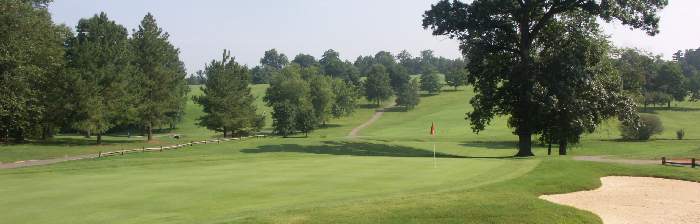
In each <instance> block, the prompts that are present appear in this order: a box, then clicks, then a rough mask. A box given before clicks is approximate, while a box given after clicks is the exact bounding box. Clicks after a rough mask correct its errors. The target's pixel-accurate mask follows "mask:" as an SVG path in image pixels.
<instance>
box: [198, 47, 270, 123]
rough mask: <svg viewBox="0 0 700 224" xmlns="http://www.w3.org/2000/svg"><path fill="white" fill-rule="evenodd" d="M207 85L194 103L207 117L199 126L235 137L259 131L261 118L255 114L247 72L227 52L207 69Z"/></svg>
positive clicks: (253, 99)
mask: <svg viewBox="0 0 700 224" xmlns="http://www.w3.org/2000/svg"><path fill="white" fill-rule="evenodd" d="M204 74H205V75H206V77H207V78H206V82H205V84H204V86H203V87H201V89H202V95H201V96H195V97H194V98H193V99H194V101H195V103H197V104H199V105H202V108H203V110H204V113H205V115H203V116H202V117H200V118H199V123H198V124H199V125H200V126H204V127H206V128H208V129H210V130H214V131H218V132H223V133H224V137H227V136H228V133H231V134H232V135H245V134H249V133H251V132H254V131H257V128H259V125H258V123H257V122H259V120H260V116H259V115H257V114H256V106H255V104H254V103H255V97H254V96H253V94H252V93H251V92H250V74H249V72H248V68H246V67H245V66H243V65H240V64H238V63H237V62H236V61H235V60H234V59H233V58H231V56H230V52H228V51H226V50H224V53H223V56H222V58H221V60H220V61H217V60H213V61H212V62H210V63H209V64H208V65H206V67H205V69H204Z"/></svg>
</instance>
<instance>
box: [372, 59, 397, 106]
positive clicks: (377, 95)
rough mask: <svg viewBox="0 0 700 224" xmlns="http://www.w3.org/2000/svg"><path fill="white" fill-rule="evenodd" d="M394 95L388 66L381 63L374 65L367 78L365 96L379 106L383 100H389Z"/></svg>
mask: <svg viewBox="0 0 700 224" xmlns="http://www.w3.org/2000/svg"><path fill="white" fill-rule="evenodd" d="M392 95H394V91H393V90H391V85H390V80H389V74H388V73H387V71H386V68H384V66H383V65H381V64H375V65H373V66H372V68H371V69H370V71H369V73H368V74H367V80H365V97H366V98H367V100H369V101H370V102H374V103H376V105H377V107H379V106H380V105H381V103H382V101H385V100H388V99H389V97H391V96H392Z"/></svg>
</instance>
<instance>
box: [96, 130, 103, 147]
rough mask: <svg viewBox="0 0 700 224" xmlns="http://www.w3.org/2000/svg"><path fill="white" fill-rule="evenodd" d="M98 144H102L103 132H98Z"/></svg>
mask: <svg viewBox="0 0 700 224" xmlns="http://www.w3.org/2000/svg"><path fill="white" fill-rule="evenodd" d="M97 144H98V145H102V133H101V132H97Z"/></svg>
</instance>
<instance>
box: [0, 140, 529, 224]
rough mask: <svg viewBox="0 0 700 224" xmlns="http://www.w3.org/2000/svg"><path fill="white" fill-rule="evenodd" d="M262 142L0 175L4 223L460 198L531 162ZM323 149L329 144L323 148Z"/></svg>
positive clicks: (178, 219)
mask: <svg viewBox="0 0 700 224" xmlns="http://www.w3.org/2000/svg"><path fill="white" fill-rule="evenodd" d="M286 142H288V141H286ZM262 143H263V142H257V140H250V141H249V142H244V143H238V142H230V143H222V144H217V145H214V144H212V145H207V146H202V147H200V148H197V149H193V150H192V151H190V150H185V151H179V152H168V153H167V154H168V155H167V157H166V158H163V157H161V156H162V154H156V153H154V154H136V155H130V156H127V157H122V158H115V159H108V160H99V161H97V160H93V161H79V162H67V163H64V164H60V165H55V166H52V167H51V169H47V168H48V167H46V168H44V167H36V168H30V169H24V170H17V171H14V170H3V171H0V179H2V182H3V185H2V187H0V197H1V198H3V200H2V202H0V208H2V209H3V214H4V215H3V222H8V223H28V222H39V223H48V222H50V223H94V222H109V223H192V222H198V223H211V222H216V221H217V220H218V221H220V220H236V219H241V218H245V217H247V216H251V215H255V214H262V213H267V212H280V211H283V210H286V209H290V208H295V209H300V208H304V207H313V206H327V205H337V204H344V203H349V202H352V201H357V200H368V199H371V198H373V197H388V196H391V197H395V196H401V195H410V194H411V193H416V192H444V191H451V190H464V189H469V188H474V187H477V186H481V185H485V184H491V183H496V182H500V181H504V180H508V179H512V178H515V177H518V176H521V175H523V174H525V173H527V172H529V171H530V170H531V169H533V168H534V167H535V166H536V165H537V163H538V161H537V160H522V161H512V160H483V159H457V158H439V159H438V164H437V166H436V167H433V160H432V158H431V157H427V156H426V157H409V156H416V155H406V157H404V156H402V155H401V154H396V155H393V156H361V155H359V156H352V155H346V156H335V155H316V154H304V153H302V154H299V153H284V152H281V153H280V152H274V150H268V151H270V152H266V150H265V149H267V147H265V146H264V145H263V146H259V147H254V146H256V145H259V144H262ZM264 143H267V144H272V143H275V141H273V142H268V141H265V142H264ZM348 144H352V143H348ZM251 147H252V148H251ZM289 147H291V146H289ZM298 147H300V148H302V149H301V150H303V148H313V147H318V148H319V149H320V150H323V148H324V146H323V145H321V146H308V145H307V146H298ZM332 147H336V148H337V147H338V146H328V150H333V149H332ZM350 147H351V146H350ZM285 149H288V147H285ZM239 150H242V152H239ZM246 151H247V152H246ZM399 152H400V151H399ZM424 155H429V153H424ZM116 167H118V168H116ZM36 180H41V182H42V184H40V185H36V184H34V183H35V181H36ZM27 192H32V193H31V194H28V193H27Z"/></svg>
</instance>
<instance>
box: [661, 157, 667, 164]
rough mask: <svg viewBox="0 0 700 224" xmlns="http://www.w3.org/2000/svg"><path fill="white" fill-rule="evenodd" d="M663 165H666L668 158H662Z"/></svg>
mask: <svg viewBox="0 0 700 224" xmlns="http://www.w3.org/2000/svg"><path fill="white" fill-rule="evenodd" d="M661 165H666V157H661Z"/></svg>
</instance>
